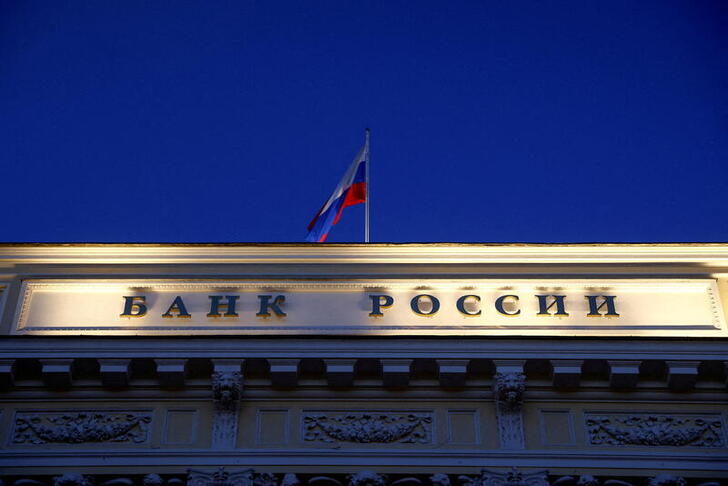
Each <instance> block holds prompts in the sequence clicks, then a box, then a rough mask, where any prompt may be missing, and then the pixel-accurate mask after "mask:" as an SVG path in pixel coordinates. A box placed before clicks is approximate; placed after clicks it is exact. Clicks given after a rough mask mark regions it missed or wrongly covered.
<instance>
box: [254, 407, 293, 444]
mask: <svg viewBox="0 0 728 486" xmlns="http://www.w3.org/2000/svg"><path fill="white" fill-rule="evenodd" d="M289 428H290V424H289V419H288V410H287V409H263V410H258V417H257V424H256V429H257V433H256V442H257V443H258V444H259V445H285V444H288V434H289Z"/></svg>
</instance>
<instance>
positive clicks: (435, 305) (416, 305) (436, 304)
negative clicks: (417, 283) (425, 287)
mask: <svg viewBox="0 0 728 486" xmlns="http://www.w3.org/2000/svg"><path fill="white" fill-rule="evenodd" d="M423 298H427V299H428V300H429V301H430V302H431V303H432V308H431V309H430V312H423V311H422V309H421V308H420V299H423ZM410 307H411V308H412V312H414V313H415V314H417V315H418V316H431V315H434V314H436V313H437V311H439V310H440V301H439V300H437V297H435V296H434V295H428V294H420V295H415V296H414V297H412V300H411V301H410Z"/></svg>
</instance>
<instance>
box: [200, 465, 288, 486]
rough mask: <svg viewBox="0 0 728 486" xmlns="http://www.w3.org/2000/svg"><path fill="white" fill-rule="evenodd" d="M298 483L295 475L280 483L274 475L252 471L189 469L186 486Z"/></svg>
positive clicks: (266, 485)
mask: <svg viewBox="0 0 728 486" xmlns="http://www.w3.org/2000/svg"><path fill="white" fill-rule="evenodd" d="M299 484H300V481H299V480H298V477H297V476H296V475H295V474H292V473H288V474H285V475H283V476H282V478H281V480H280V482H279V481H278V477H277V476H276V475H275V474H271V473H256V472H255V470H254V469H245V470H242V471H226V470H225V468H224V467H221V468H219V469H218V470H217V471H213V472H210V471H203V470H200V469H189V470H188V471H187V486H296V485H299Z"/></svg>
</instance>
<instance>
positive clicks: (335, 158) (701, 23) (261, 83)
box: [0, 0, 728, 242]
mask: <svg viewBox="0 0 728 486" xmlns="http://www.w3.org/2000/svg"><path fill="white" fill-rule="evenodd" d="M366 127H369V128H371V130H372V166H371V197H372V199H371V201H372V206H371V210H372V229H371V231H372V241H375V242H434V241H454V242H661V241H669V242H676V241H728V221H727V217H726V216H727V215H728V3H726V2H721V1H715V2H711V1H701V2H694V1H689V0H685V1H680V2H676V1H666V0H659V1H634V0H628V1H619V0H614V1H603V2H590V1H589V2H579V1H563V2H546V1H533V2H515V1H514V2H495V1H493V2H490V1H451V2H450V1H440V2H426V1H421V2H420V1H412V0H408V1H378V2H367V1H356V2H355V1H342V0H333V1H318V0H316V1H309V2H301V1H295V2H294V1H292V2H275V1H257V2H251V1H231V2H222V1H220V2H218V1H202V0H201V1H195V2H189V1H188V2H181V1H180V2H167V1H155V2H150V1H95V2H94V1H88V2H85V1H59V0H50V1H21V0H18V1H10V0H0V169H1V170H0V196H1V197H2V221H1V224H0V241H5V242H11V241H12V242H15V241H37V242H41V241H42V242H300V241H303V240H304V238H305V236H306V226H307V224H308V222H309V221H310V219H311V218H312V217H313V216H314V214H315V213H316V211H317V210H318V209H319V207H320V206H321V204H322V203H323V202H324V201H325V200H326V199H327V198H328V196H329V195H330V193H331V192H332V191H333V189H334V186H335V185H336V183H337V182H338V180H339V178H340V177H341V176H342V174H343V173H344V171H345V170H346V168H347V166H348V165H349V164H350V163H351V161H352V159H353V157H354V156H355V154H356V153H357V151H358V150H359V148H360V147H361V145H362V144H363V141H364V129H365V128H366ZM363 215H364V211H363V205H359V206H355V207H352V208H348V209H347V210H345V212H344V215H343V217H342V219H341V222H340V223H339V224H338V225H337V226H335V227H334V229H333V231H332V232H331V234H330V237H329V240H328V241H330V242H342V241H351V242H359V241H362V237H363Z"/></svg>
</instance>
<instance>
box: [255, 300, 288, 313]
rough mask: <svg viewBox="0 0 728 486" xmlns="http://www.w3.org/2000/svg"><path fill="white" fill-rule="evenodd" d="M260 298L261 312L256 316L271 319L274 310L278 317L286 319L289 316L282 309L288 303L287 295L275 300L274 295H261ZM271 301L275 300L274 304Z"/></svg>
mask: <svg viewBox="0 0 728 486" xmlns="http://www.w3.org/2000/svg"><path fill="white" fill-rule="evenodd" d="M258 298H259V299H260V310H259V311H258V313H257V314H255V315H256V316H258V317H270V315H271V313H270V311H271V310H272V311H273V312H274V313H275V315H276V316H277V317H286V315H287V314H286V313H285V312H283V309H281V307H280V306H281V305H282V304H285V303H286V296H285V295H276V297H275V298H274V299H273V296H272V295H259V296H258ZM270 299H273V302H271V301H270Z"/></svg>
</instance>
